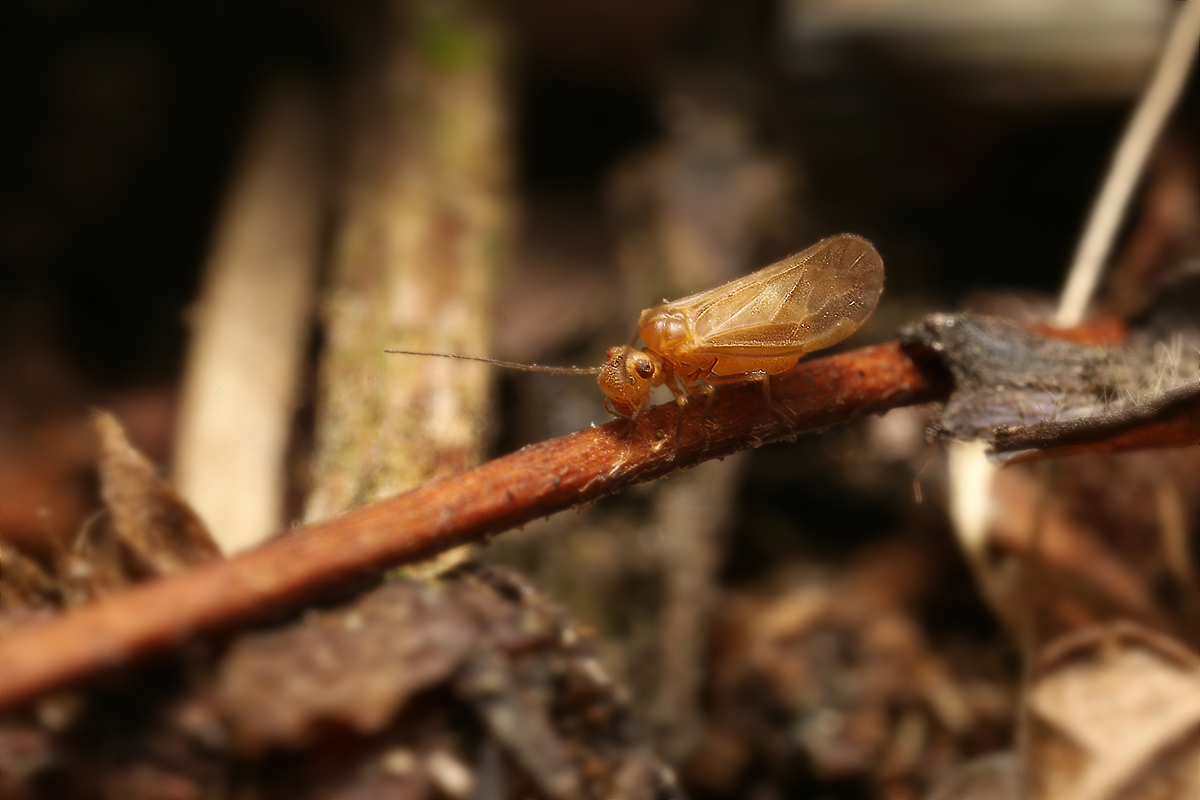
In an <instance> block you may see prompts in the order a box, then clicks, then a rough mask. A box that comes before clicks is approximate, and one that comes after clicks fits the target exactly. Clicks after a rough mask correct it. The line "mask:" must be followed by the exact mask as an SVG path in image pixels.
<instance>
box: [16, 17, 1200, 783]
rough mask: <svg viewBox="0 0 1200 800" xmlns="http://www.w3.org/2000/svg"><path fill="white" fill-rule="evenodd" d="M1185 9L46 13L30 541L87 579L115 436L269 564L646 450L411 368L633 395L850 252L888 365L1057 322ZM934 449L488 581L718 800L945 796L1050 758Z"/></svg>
mask: <svg viewBox="0 0 1200 800" xmlns="http://www.w3.org/2000/svg"><path fill="white" fill-rule="evenodd" d="M1177 5H1178V4H1177V3H1174V2H1170V0H1086V1H1085V0H986V1H983V2H975V3H960V2H952V1H950V0H909V1H908V2H905V3H895V2H890V1H889V0H743V1H737V0H659V1H658V2H645V1H644V0H638V1H637V2H635V1H634V0H569V1H566V2H564V1H563V0H507V1H506V2H505V1H502V0H496V2H488V1H487V0H453V1H452V2H445V3H437V2H432V0H411V2H385V0H360V1H358V2H353V3H332V2H320V0H250V1H249V2H239V3H232V2H209V1H208V0H203V1H201V0H194V1H193V0H181V1H180V2H171V3H153V2H133V1H129V2H125V1H123V0H108V2H104V3H84V2H76V1H75V0H53V1H52V2H43V1H42V0H15V2H10V3H6V4H4V6H3V9H2V10H0V64H2V65H3V66H2V68H0V101H2V103H3V116H4V122H3V125H2V126H0V165H2V166H0V537H2V539H3V540H4V541H5V542H8V543H12V544H16V545H19V546H20V547H21V548H23V549H25V550H26V551H28V552H29V553H32V554H34V556H35V557H36V558H39V559H42V560H43V561H53V560H54V558H55V553H57V552H60V551H62V550H64V549H66V548H69V543H70V541H71V540H72V537H73V536H74V535H75V532H76V531H78V530H79V529H80V526H81V525H82V524H83V522H84V520H85V519H86V518H87V516H88V515H89V514H90V513H91V512H92V510H93V509H94V508H95V507H96V505H97V503H98V499H97V482H96V477H95V474H94V467H93V463H94V459H95V455H94V447H95V446H94V444H93V443H92V440H91V434H90V433H89V430H88V428H87V425H86V422H87V416H88V413H89V410H90V409H95V408H104V409H108V410H112V411H113V412H114V413H115V414H116V416H117V417H118V419H119V420H120V421H121V422H122V424H123V425H124V426H125V428H126V431H127V433H128V435H129V437H130V439H131V441H132V442H133V444H134V445H135V446H136V447H138V448H139V449H141V450H142V451H143V452H144V453H146V454H147V455H148V456H149V458H150V459H151V460H152V461H154V462H155V463H156V464H158V465H161V467H162V469H163V470H164V474H166V475H167V476H168V477H169V478H171V479H172V480H173V481H174V482H175V483H176V485H177V486H178V487H179V488H180V491H181V493H182V494H183V495H184V497H185V498H186V499H188V500H189V501H191V502H192V503H193V504H194V506H195V507H196V509H197V510H198V511H199V513H200V515H201V517H202V518H204V519H205V521H206V522H207V523H208V525H209V527H210V528H211V529H212V531H213V533H214V535H215V536H216V537H217V538H218V539H219V540H221V541H223V546H224V548H225V549H226V550H227V551H229V552H232V551H234V550H237V549H240V548H242V547H245V546H249V545H250V544H252V543H253V542H255V541H257V540H260V539H261V538H262V537H263V536H266V535H269V534H270V533H272V532H274V531H276V530H281V529H284V528H286V527H288V526H291V525H296V524H299V523H301V522H303V521H305V520H311V519H319V518H322V517H325V516H328V515H330V514H333V513H337V512H338V511H340V510H343V509H344V508H347V507H349V506H351V505H355V504H358V503H361V502H365V501H368V500H371V499H375V498H377V497H381V496H385V495H388V494H391V493H394V492H396V491H399V490H401V489H403V488H407V487H408V486H411V485H414V484H415V483H417V482H420V481H422V480H426V479H428V478H429V477H432V476H434V475H438V474H445V473H447V472H452V471H454V470H456V469H459V468H462V467H465V466H468V465H469V464H471V463H475V462H478V461H479V460H481V459H484V458H486V457H490V456H494V455H498V454H500V453H503V452H507V451H510V450H513V449H515V448H517V447H520V446H522V445H524V444H526V443H529V442H533V441H539V440H541V439H544V438H548V437H551V436H556V435H561V434H564V433H567V432H569V431H571V430H576V429H578V428H581V427H584V426H586V425H588V424H589V423H591V422H596V423H600V422H604V421H606V419H607V416H606V415H605V413H604V411H603V407H602V405H601V397H600V395H599V392H598V391H597V389H596V387H595V385H594V383H593V382H592V381H591V380H589V379H587V378H570V377H560V376H545V375H527V374H523V373H502V372H500V371H496V370H491V369H488V368H484V367H480V366H477V365H467V364H463V363H457V362H445V361H442V360H433V359H429V360H425V359H420V358H409V357H403V356H390V357H386V356H383V355H382V353H381V351H382V349H383V348H385V347H400V348H411V349H421V350H436V351H448V352H460V353H467V354H471V355H492V356H495V357H497V358H503V359H511V360H518V361H536V362H538V363H547V364H580V365H592V364H596V363H598V362H599V360H600V359H601V358H602V354H603V352H604V349H605V348H606V347H608V346H611V345H613V344H618V343H623V342H626V341H628V340H629V337H630V336H631V335H632V334H633V333H634V323H635V321H636V318H637V314H638V312H639V311H640V310H641V309H643V308H645V307H648V306H650V305H652V304H654V303H656V302H658V301H659V300H661V299H662V298H664V297H671V296H679V295H682V294H686V293H690V292H693V291H697V290H699V289H703V288H707V287H709V286H712V285H715V284H717V283H719V282H722V281H725V280H728V279H730V278H732V277H734V276H737V275H740V274H744V273H745V272H747V271H749V270H752V269H755V268H757V267H759V266H762V265H765V264H767V263H769V262H770V261H772V260H774V259H776V258H779V257H782V256H784V255H787V254H788V253H790V252H794V251H796V250H799V249H802V248H803V247H806V246H808V245H809V244H811V243H812V242H814V241H816V240H817V239H819V238H820V237H822V236H826V235H830V234H834V233H839V232H843V231H849V232H854V233H858V234H861V235H863V236H865V237H867V238H868V239H870V240H871V241H872V242H874V244H875V245H876V247H877V248H878V249H879V251H880V252H881V253H882V255H883V258H884V261H885V264H886V269H887V285H886V290H885V295H884V300H883V302H882V304H881V306H880V308H879V310H878V311H877V313H876V314H875V316H874V317H873V318H872V320H870V321H869V322H868V323H867V325H866V326H865V327H864V329H863V330H862V331H860V332H859V333H858V334H856V336H855V337H854V338H853V339H852V340H850V341H849V342H847V345H846V346H848V347H851V346H860V345H862V344H866V343H872V342H878V341H885V340H888V339H891V338H894V336H895V331H896V329H897V328H898V327H899V326H900V325H901V324H903V323H905V322H909V321H913V320H916V319H918V318H920V317H921V316H922V315H923V314H925V313H928V312H931V311H935V310H952V309H956V308H960V307H962V306H963V305H965V304H969V305H972V306H973V307H976V308H986V309H989V310H992V311H993V312H998V313H1005V314H1009V315H1013V316H1017V317H1019V318H1022V319H1033V318H1039V317H1041V316H1044V315H1045V313H1046V311H1047V310H1048V309H1051V308H1052V298H1053V297H1054V295H1055V293H1056V292H1057V290H1058V288H1059V287H1060V286H1061V284H1062V281H1063V279H1064V273H1065V269H1066V264H1067V260H1068V258H1069V256H1070V254H1071V251H1072V248H1073V247H1074V244H1075V240H1076V238H1077V236H1078V234H1079V231H1080V227H1081V224H1082V221H1083V219H1084V216H1085V214H1086V212H1087V209H1088V207H1089V204H1090V202H1091V199H1092V197H1093V195H1094V193H1095V191H1096V189H1097V187H1098V186H1099V183H1100V181H1101V179H1102V176H1103V175H1104V172H1105V169H1106V167H1107V163H1108V159H1109V156H1110V153H1111V151H1112V148H1113V146H1114V143H1115V142H1116V140H1117V137H1118V136H1119V134H1120V131H1121V129H1122V127H1123V125H1124V123H1125V121H1126V119H1127V117H1128V114H1129V113H1130V109H1131V106H1132V104H1133V102H1134V101H1135V99H1136V97H1137V95H1138V93H1139V92H1140V90H1141V88H1142V87H1143V85H1144V83H1145V81H1146V80H1147V77H1148V75H1149V72H1150V70H1151V69H1152V67H1153V64H1154V61H1155V58H1156V55H1157V53H1158V50H1159V48H1160V46H1161V42H1162V40H1163V37H1164V34H1165V31H1166V28H1167V25H1168V24H1169V21H1170V19H1171V17H1172V14H1173V11H1174V9H1175V7H1176V6H1177ZM1197 108H1198V106H1197V96H1196V89H1195V82H1194V81H1193V83H1192V87H1191V89H1190V95H1188V97H1187V98H1186V99H1185V101H1184V104H1183V106H1182V109H1181V110H1180V112H1179V113H1178V115H1177V117H1178V120H1179V125H1178V126H1177V130H1176V131H1175V132H1174V133H1170V134H1168V137H1167V139H1168V142H1172V141H1173V142H1175V144H1173V145H1170V147H1169V148H1168V150H1167V152H1166V154H1165V155H1160V157H1159V161H1158V162H1156V163H1160V164H1161V163H1166V162H1163V161H1162V159H1167V160H1168V161H1170V159H1175V160H1174V161H1170V163H1171V164H1176V165H1177V164H1180V163H1184V164H1190V165H1194V164H1195V163H1196V162H1195V159H1196V151H1195V141H1196V140H1195V137H1194V136H1191V137H1189V136H1187V135H1184V134H1182V133H1180V132H1179V131H1181V130H1193V131H1194V125H1195V124H1196V121H1197ZM1189 125H1190V126H1193V127H1192V128H1190V129H1189V128H1188V127H1187V126H1189ZM1164 169H1167V168H1166V167H1164ZM1171 174H1180V173H1178V172H1172V173H1171ZM1182 174H1184V175H1191V176H1194V175H1195V172H1194V171H1193V172H1187V171H1186V170H1183V172H1182ZM1185 180H1190V178H1185ZM1193 196H1194V195H1193ZM1188 224H1190V225H1193V226H1194V225H1195V220H1194V219H1191V221H1190V222H1189V223H1188ZM238 287H241V288H238ZM239 320H240V321H239ZM239 326H243V327H239ZM245 326H248V328H249V329H254V330H249V331H248V329H247V328H246V327H245ZM256 326H257V327H256ZM259 328H264V329H265V330H266V333H263V332H262V331H261V330H258V329H259ZM255 331H257V332H255ZM260 335H261V336H260ZM260 338H263V341H262V342H260ZM230 364H232V366H229V365H230ZM222 370H225V371H222ZM243 385H244V387H245V388H244V391H245V392H246V394H240V393H239V392H242V391H243V388H235V387H242V386H243ZM213 387H215V389H214V388H213ZM260 390H261V391H260ZM255 392H258V393H257V394H256V393H255ZM214 396H219V397H217V399H212V398H213V397H214ZM222 398H223V399H222ZM263 409H265V411H264V414H265V416H263V417H257V416H255V413H257V410H263ZM243 412H245V413H243ZM928 414H929V412H928V411H927V410H905V411H902V412H895V413H893V414H890V415H888V416H886V417H883V418H880V419H872V420H869V421H864V422H862V423H859V424H856V425H854V426H849V427H846V428H843V429H838V430H834V431H830V432H827V433H825V434H821V435H817V436H810V437H805V438H803V439H801V440H800V441H798V442H795V443H791V444H781V445H775V446H771V447H767V448H763V449H762V450H760V451H757V452H755V453H753V454H750V455H747V456H745V457H738V458H733V459H728V460H727V461H725V462H722V463H720V464H716V463H714V464H709V465H705V466H703V467H701V468H698V469H696V470H693V471H691V472H689V473H687V474H686V475H683V476H677V477H673V478H672V479H670V480H667V481H664V482H661V483H660V484H657V485H655V486H651V487H642V488H639V489H635V490H631V491H629V492H627V493H625V495H623V496H621V497H617V498H610V499H608V500H606V501H604V502H602V503H600V504H597V505H596V506H595V507H593V508H591V509H589V510H587V511H586V512H583V513H580V514H567V515H560V516H559V517H556V518H554V519H551V520H548V521H546V522H545V523H544V524H540V525H536V526H530V527H529V528H527V529H525V530H523V531H521V532H519V533H513V534H506V535H505V536H503V537H500V538H499V539H498V540H497V541H496V542H495V543H494V544H493V545H492V546H490V547H488V548H486V549H484V550H483V551H482V552H481V554H480V556H479V557H481V558H483V559H485V560H488V561H493V562H500V563H504V564H507V565H509V566H513V567H515V568H517V569H518V570H520V571H521V572H522V573H523V574H525V575H526V576H528V577H529V578H530V580H531V581H532V582H533V583H534V584H535V585H537V586H538V587H540V588H541V589H543V590H545V591H546V592H547V593H548V594H550V596H551V597H553V598H555V599H556V600H557V601H558V602H560V603H562V604H563V605H564V606H566V607H567V608H568V609H569V610H570V612H571V613H572V614H573V615H574V616H575V617H576V618H577V619H579V620H580V621H582V622H583V623H584V624H585V625H587V626H588V627H589V628H590V629H591V630H592V632H593V634H594V637H595V645H596V647H597V649H598V650H599V652H600V654H601V657H602V661H603V663H604V664H605V665H606V666H607V667H608V669H609V670H610V671H611V672H612V673H613V674H614V676H615V677H616V678H617V680H618V682H619V683H621V684H622V685H624V686H627V687H628V690H629V692H630V693H631V696H632V697H633V698H634V699H635V701H636V703H635V707H637V708H638V709H639V710H640V711H641V712H642V716H643V717H644V718H645V720H646V724H647V727H648V729H649V730H650V731H651V737H652V741H653V742H654V744H655V747H656V749H657V750H658V752H659V753H660V754H661V755H663V756H664V758H665V759H666V760H667V761H668V762H669V763H671V764H673V765H674V766H675V767H676V768H677V769H678V770H679V775H680V779H681V781H682V784H683V785H684V787H685V788H686V789H687V790H688V791H689V792H690V793H692V794H693V795H694V796H696V797H713V798H721V797H748V798H750V797H752V798H764V799H765V798H775V797H788V796H824V797H859V796H888V797H897V798H899V797H910V796H920V795H921V793H923V792H924V791H925V790H926V789H927V788H928V787H929V786H930V785H931V782H932V781H933V780H934V778H935V777H937V776H938V775H942V774H944V773H945V771H946V770H947V769H950V768H951V767H953V766H954V765H956V764H959V763H964V762H966V761H967V760H969V759H970V758H973V757H976V756H980V755H985V754H988V753H992V752H996V751H1001V750H1004V749H1005V748H1007V747H1011V743H1012V730H1013V725H1014V714H1015V711H1014V708H1015V706H1014V700H1013V698H1014V696H1015V693H1016V690H1017V687H1018V685H1019V675H1018V663H1017V659H1016V655H1015V653H1016V650H1015V649H1014V646H1013V645H1012V644H1011V642H1010V641H1009V639H1008V638H1007V637H1006V635H1005V632H1004V631H1003V630H1002V628H1001V626H1000V625H998V623H997V622H995V621H994V619H993V617H992V615H991V614H990V612H989V611H988V610H987V608H986V607H985V605H984V603H983V601H982V600H980V599H979V598H978V596H977V593H976V590H975V588H974V586H973V583H972V578H971V573H970V571H969V570H968V568H967V566H966V565H965V563H964V561H963V559H962V557H961V556H960V555H959V554H958V552H957V550H956V547H955V544H954V535H953V532H952V531H951V529H950V526H949V523H948V522H947V521H946V513H945V510H944V505H943V501H944V480H945V475H944V468H943V466H942V465H941V463H940V461H938V460H937V458H936V454H935V453H934V452H933V450H932V449H931V447H930V445H928V444H927V443H926V441H925V439H924V433H923V428H924V424H925V422H926V420H927V418H928ZM264 431H265V432H267V433H268V434H270V435H266V434H263V437H264V439H265V440H269V441H265V440H264V441H262V442H259V441H258V439H257V438H256V437H257V436H258V435H259V434H262V433H263V432H264ZM252 440H253V441H252ZM256 448H257V449H256ZM251 450H253V451H254V453H253V454H251V455H249V456H247V458H248V459H249V460H248V463H247V464H246V465H245V466H244V467H239V466H238V465H237V463H236V462H237V461H238V459H239V458H240V457H241V456H240V455H238V454H245V453H249V452H250V451H251ZM231 453H233V454H234V455H231ZM242 468H244V469H245V470H246V472H245V474H246V475H249V476H252V477H247V478H238V477H237V475H238V474H239V473H238V469H242ZM918 475H919V476H920V477H919V480H920V483H921V487H922V493H923V500H924V502H923V503H917V502H916V500H915V499H914V490H913V487H914V479H915V478H917V476H918ZM222 531H230V533H229V535H228V538H223V534H222ZM812 792H821V793H822V794H819V795H816V794H810V793H812Z"/></svg>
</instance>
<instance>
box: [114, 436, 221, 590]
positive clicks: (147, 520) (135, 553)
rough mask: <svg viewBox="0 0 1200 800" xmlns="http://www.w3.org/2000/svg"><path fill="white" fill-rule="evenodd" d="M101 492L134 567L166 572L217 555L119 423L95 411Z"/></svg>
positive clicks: (196, 519) (195, 519) (205, 534)
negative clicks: (134, 446)
mask: <svg viewBox="0 0 1200 800" xmlns="http://www.w3.org/2000/svg"><path fill="white" fill-rule="evenodd" d="M92 424H93V426H94V427H95V430H96V435H97V436H98V437H99V439H100V493H101V496H102V497H103V498H104V504H105V506H106V507H107V509H108V512H109V514H110V515H111V516H112V524H113V527H114V528H115V530H116V533H117V536H118V537H119V538H120V540H121V543H122V545H123V546H124V549H125V550H126V552H127V553H128V554H129V556H130V557H131V558H132V560H133V561H134V562H135V566H136V568H137V569H139V570H141V571H142V572H144V573H145V574H148V575H152V576H160V575H169V574H171V573H174V572H179V571H181V570H183V569H186V568H187V567H189V566H192V565H193V564H198V563H200V562H203V561H208V560H209V559H212V558H216V557H218V556H220V554H221V553H220V550H219V549H218V548H217V545H216V543H215V542H214V541H213V539H212V537H211V536H210V535H209V533H208V529H207V528H206V527H205V526H204V523H203V522H202V521H201V520H200V518H199V517H198V516H196V512H194V511H192V509H191V507H190V506H188V505H187V503H185V502H184V501H183V500H182V499H180V497H179V495H177V494H176V493H175V491H174V490H173V489H172V488H171V487H170V486H169V485H168V484H167V482H166V481H164V480H163V479H162V478H160V477H159V476H158V474H157V472H156V471H155V469H154V465H153V464H151V463H150V462H149V460H147V459H146V457H145V456H143V455H142V454H141V453H139V452H138V451H137V450H135V449H134V448H133V446H132V445H130V444H129V442H128V440H127V439H126V438H125V433H124V432H123V431H122V430H121V425H120V423H118V422H117V420H116V419H115V418H114V417H113V416H111V415H109V414H97V415H96V416H95V417H94V418H93V420H92Z"/></svg>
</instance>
